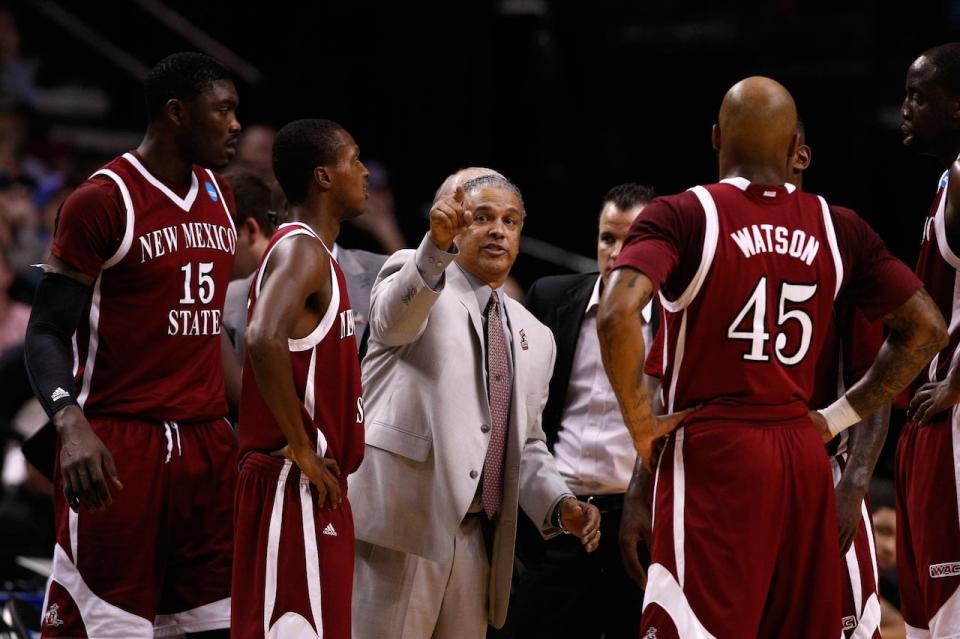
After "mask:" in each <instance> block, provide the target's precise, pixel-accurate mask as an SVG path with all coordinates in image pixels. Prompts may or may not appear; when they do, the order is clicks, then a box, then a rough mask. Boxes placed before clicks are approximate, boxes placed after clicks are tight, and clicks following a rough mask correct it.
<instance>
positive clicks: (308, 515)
mask: <svg viewBox="0 0 960 639" xmlns="http://www.w3.org/2000/svg"><path fill="white" fill-rule="evenodd" d="M311 486H312V484H311V482H310V478H309V477H307V476H306V475H304V474H303V473H302V472H301V473H300V514H301V519H302V520H303V555H304V558H305V560H306V566H305V569H306V575H307V596H308V598H309V599H310V612H311V613H312V614H313V624H314V626H315V627H316V629H317V636H318V637H323V607H322V605H321V594H320V551H319V550H318V549H317V527H316V524H315V522H314V520H313V516H314V511H315V509H316V507H317V506H316V503H317V502H316V499H314V498H313V493H312V492H311V490H310V487H311Z"/></svg>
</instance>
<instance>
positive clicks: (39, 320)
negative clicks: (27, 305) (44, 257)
mask: <svg viewBox="0 0 960 639" xmlns="http://www.w3.org/2000/svg"><path fill="white" fill-rule="evenodd" d="M91 295H92V290H91V289H90V287H89V286H85V285H84V284H81V283H80V282H78V281H77V280H75V279H73V278H71V277H67V276H66V275H61V274H59V273H45V274H44V276H43V278H42V279H41V280H40V285H39V286H38V287H37V294H36V297H35V298H34V300H33V309H32V311H31V313H30V323H29V324H28V325H27V339H26V341H25V342H24V359H25V360H26V364H27V376H28V377H29V378H30V385H31V386H32V387H33V392H34V394H35V395H36V396H37V399H38V400H40V404H41V405H42V406H43V409H44V410H45V411H46V412H47V416H48V417H51V418H52V417H53V415H54V414H55V413H57V412H58V411H60V410H61V409H62V408H64V407H66V406H70V405H71V404H72V405H74V406H78V405H79V404H77V398H76V394H77V392H76V388H75V384H74V380H73V375H72V374H71V371H70V369H71V366H70V353H71V350H72V349H71V346H70V340H71V339H72V337H73V334H74V332H76V330H77V326H78V325H79V324H80V320H81V317H82V316H83V311H84V309H85V308H86V307H87V302H89V301H90V296H91Z"/></svg>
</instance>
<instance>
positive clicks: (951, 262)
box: [916, 171, 960, 385]
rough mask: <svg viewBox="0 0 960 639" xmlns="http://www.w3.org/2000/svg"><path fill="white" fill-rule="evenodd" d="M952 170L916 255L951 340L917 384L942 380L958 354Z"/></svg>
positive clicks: (957, 262)
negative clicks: (948, 213)
mask: <svg viewBox="0 0 960 639" xmlns="http://www.w3.org/2000/svg"><path fill="white" fill-rule="evenodd" d="M949 176H950V172H949V171H944V173H943V176H941V178H940V182H939V185H938V187H937V196H936V198H934V200H933V206H932V207H931V208H930V214H929V215H928V217H927V220H926V224H924V226H923V240H922V242H921V244H920V256H919V257H918V258H917V269H916V272H917V276H918V277H919V278H920V279H921V280H922V281H923V286H924V288H925V289H927V292H928V293H929V294H930V296H931V297H932V298H933V300H934V302H936V304H937V308H939V309H940V312H941V313H943V317H944V318H946V319H947V322H948V324H949V326H950V341H949V342H948V343H947V346H946V348H944V349H943V350H942V351H940V352H939V353H937V355H936V356H934V358H933V360H932V361H931V362H930V366H929V368H928V369H927V373H926V375H922V376H921V377H920V378H919V379H918V380H917V381H918V385H919V384H923V383H925V382H928V381H943V380H944V379H945V378H946V376H947V372H948V371H949V370H950V363H951V362H952V361H953V358H954V357H956V352H957V345H958V344H960V322H958V321H957V320H958V316H957V314H956V313H955V312H954V309H956V308H957V302H958V301H960V298H958V294H957V291H958V281H960V280H958V276H957V271H958V270H960V257H957V255H956V254H955V253H954V252H953V249H952V248H951V247H950V245H949V244H948V243H947V227H946V222H945V220H944V217H943V213H944V208H945V207H946V204H947V180H948V179H949Z"/></svg>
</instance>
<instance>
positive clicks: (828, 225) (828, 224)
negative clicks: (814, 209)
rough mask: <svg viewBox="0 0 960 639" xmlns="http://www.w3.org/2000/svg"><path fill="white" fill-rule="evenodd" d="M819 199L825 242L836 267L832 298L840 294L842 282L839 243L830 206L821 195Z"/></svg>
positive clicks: (841, 261)
mask: <svg viewBox="0 0 960 639" xmlns="http://www.w3.org/2000/svg"><path fill="white" fill-rule="evenodd" d="M817 199H818V200H820V210H821V211H823V228H824V229H826V232H827V243H828V244H829V245H830V253H831V254H832V255H833V265H834V267H835V268H836V277H837V282H836V285H835V286H834V289H833V299H834V300H836V299H837V295H839V294H840V287H841V285H842V284H843V260H842V259H841V258H840V245H839V244H838V243H837V231H836V229H835V228H834V226H833V216H832V215H830V207H829V206H827V201H826V200H825V199H823V197H822V196H820V195H818V196H817Z"/></svg>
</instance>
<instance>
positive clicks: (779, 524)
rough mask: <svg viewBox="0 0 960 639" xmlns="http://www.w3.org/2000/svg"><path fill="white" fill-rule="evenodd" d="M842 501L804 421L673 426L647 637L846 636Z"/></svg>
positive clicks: (659, 497)
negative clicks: (840, 543)
mask: <svg viewBox="0 0 960 639" xmlns="http://www.w3.org/2000/svg"><path fill="white" fill-rule="evenodd" d="M835 503H836V502H835V499H834V488H833V481H832V477H831V473H830V464H829V462H828V461H827V456H826V455H825V454H824V452H823V443H822V442H821V440H820V437H819V435H818V433H817V431H816V429H815V428H814V426H813V424H812V422H810V421H809V420H808V419H806V418H803V419H801V420H798V421H794V422H790V423H776V424H771V423H768V422H760V423H757V422H727V421H724V422H721V421H710V422H700V423H697V424H694V425H693V426H689V427H682V428H680V429H678V430H677V431H676V432H675V433H674V435H673V436H671V437H670V441H669V442H668V443H667V445H666V446H665V447H664V450H663V454H662V456H661V458H660V464H659V468H658V470H657V475H656V479H655V484H654V510H653V546H652V549H651V564H650V571H649V573H648V581H647V590H646V595H645V597H644V602H643V605H644V609H643V617H642V619H641V626H640V628H641V630H640V637H644V638H646V637H656V639H671V638H674V637H682V638H683V639H712V638H714V637H717V638H720V639H728V638H740V637H777V638H779V639H789V638H800V637H804V638H807V637H808V638H810V639H824V638H832V637H839V636H840V618H841V614H840V602H841V596H840V583H841V582H840V579H841V577H840V552H839V548H838V540H837V517H836V510H835V509H836V505H835Z"/></svg>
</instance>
